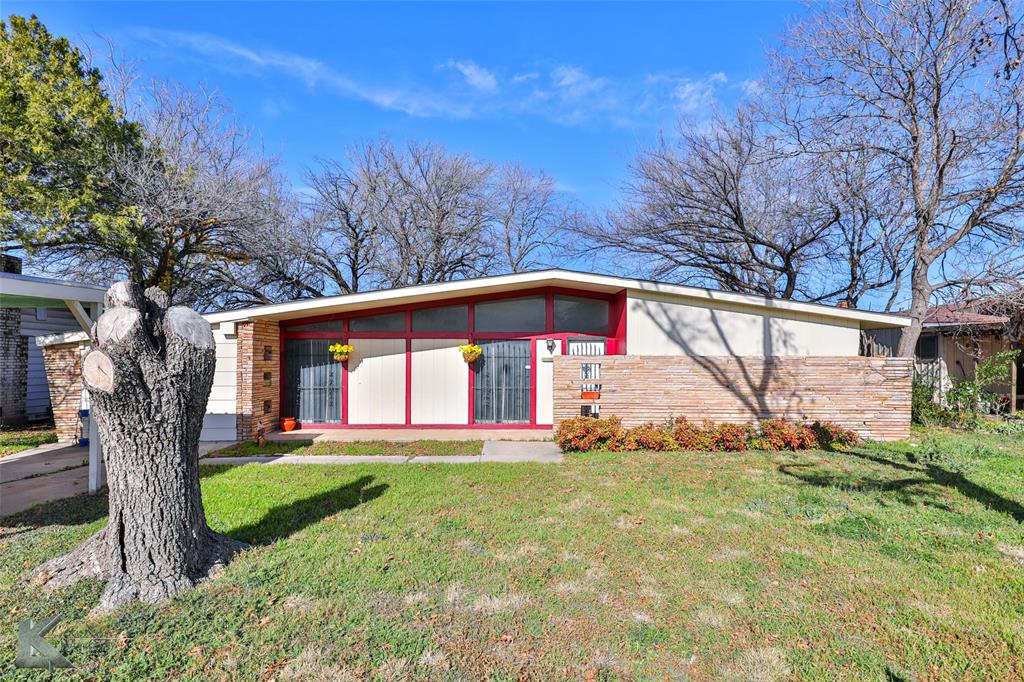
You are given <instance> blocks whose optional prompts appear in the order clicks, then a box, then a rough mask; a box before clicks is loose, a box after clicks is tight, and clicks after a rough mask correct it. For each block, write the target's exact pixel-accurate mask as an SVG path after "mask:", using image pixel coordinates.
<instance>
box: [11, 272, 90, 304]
mask: <svg viewBox="0 0 1024 682" xmlns="http://www.w3.org/2000/svg"><path fill="white" fill-rule="evenodd" d="M0 291H2V292H3V293H4V294H8V295H11V296H26V297H31V298H55V299H60V300H62V301H65V300H71V301H80V302H82V303H100V302H102V301H103V294H104V293H106V289H104V288H103V287H97V286H93V285H91V284H82V283H80V282H61V281H60V280H56V279H45V278H43V277H31V276H29V275H16V274H11V273H5V274H3V275H2V276H0Z"/></svg>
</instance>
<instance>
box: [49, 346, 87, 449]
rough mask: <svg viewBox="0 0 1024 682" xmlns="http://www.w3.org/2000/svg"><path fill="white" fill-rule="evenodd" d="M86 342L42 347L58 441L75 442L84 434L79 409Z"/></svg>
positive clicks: (80, 406) (80, 405)
mask: <svg viewBox="0 0 1024 682" xmlns="http://www.w3.org/2000/svg"><path fill="white" fill-rule="evenodd" d="M88 348H89V343H88V342H87V341H77V342H72V343H58V344H54V345H52V346H44V347H43V349H42V350H43V365H44V367H45V368H46V382H47V385H48V386H49V389H50V404H51V405H52V406H53V424H54V426H55V427H56V429H57V440H59V441H61V442H66V441H75V440H78V438H79V437H80V436H82V435H88V434H82V433H81V430H82V422H81V418H80V417H79V410H81V408H82V356H83V355H85V351H86V350H88Z"/></svg>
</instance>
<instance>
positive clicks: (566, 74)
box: [551, 66, 608, 99]
mask: <svg viewBox="0 0 1024 682" xmlns="http://www.w3.org/2000/svg"><path fill="white" fill-rule="evenodd" d="M607 84H608V81H607V79H605V78H594V77H593V76H590V75H588V74H587V73H586V72H585V71H583V69H580V68H578V67H575V66H557V67H555V68H554V69H552V70H551V85H553V86H554V88H555V90H557V91H558V93H559V95H560V96H561V97H563V98H565V99H580V98H582V97H585V96H586V95H589V94H592V93H595V92H597V91H599V90H602V89H604V87H605V86H606V85H607Z"/></svg>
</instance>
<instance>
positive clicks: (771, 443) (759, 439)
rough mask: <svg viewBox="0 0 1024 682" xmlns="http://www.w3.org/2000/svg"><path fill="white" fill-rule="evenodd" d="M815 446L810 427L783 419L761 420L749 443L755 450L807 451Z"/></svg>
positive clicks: (815, 442)
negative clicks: (758, 428) (757, 431)
mask: <svg viewBox="0 0 1024 682" xmlns="http://www.w3.org/2000/svg"><path fill="white" fill-rule="evenodd" d="M816 445H817V441H816V440H815V437H814V431H812V430H811V427H809V426H807V425H806V424H793V423H790V422H787V421H786V420H784V419H765V420H763V421H762V422H761V424H760V432H759V433H758V434H757V435H756V436H755V437H754V438H753V439H751V441H750V447H751V448H753V449H755V450H809V449H811V448H813V447H815V446H816Z"/></svg>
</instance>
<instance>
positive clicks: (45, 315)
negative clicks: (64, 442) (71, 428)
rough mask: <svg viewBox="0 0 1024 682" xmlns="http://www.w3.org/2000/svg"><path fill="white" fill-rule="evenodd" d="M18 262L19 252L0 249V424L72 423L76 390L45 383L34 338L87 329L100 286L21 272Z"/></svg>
mask: <svg viewBox="0 0 1024 682" xmlns="http://www.w3.org/2000/svg"><path fill="white" fill-rule="evenodd" d="M21 266H22V263H21V259H20V258H18V257H16V256H12V255H10V254H5V253H4V254H0V425H5V426H6V425H11V424H21V423H24V422H33V421H39V420H44V419H48V418H50V417H54V418H55V419H58V420H60V419H69V420H73V421H74V422H75V423H76V424H77V423H78V415H79V410H80V409H81V408H82V404H81V392H79V393H78V394H76V395H68V394H65V393H64V392H63V391H62V390H61V387H60V386H59V385H56V386H50V385H49V384H48V382H47V377H46V372H45V371H44V368H43V354H42V351H41V350H40V348H39V346H38V345H37V344H36V343H35V339H36V338H37V337H42V336H49V335H51V334H59V333H65V332H75V331H82V330H83V329H88V328H89V327H90V326H91V325H92V320H93V319H95V317H96V315H97V314H98V311H99V306H100V305H101V302H102V301H103V294H104V292H105V289H104V288H103V287H98V286H93V285H91V284H84V283H81V282H69V281H65V280H56V279H50V278H46V277H33V276H29V275H23V274H22V273H21ZM68 435H69V437H68V439H71V438H72V437H74V436H77V435H86V434H68Z"/></svg>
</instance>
